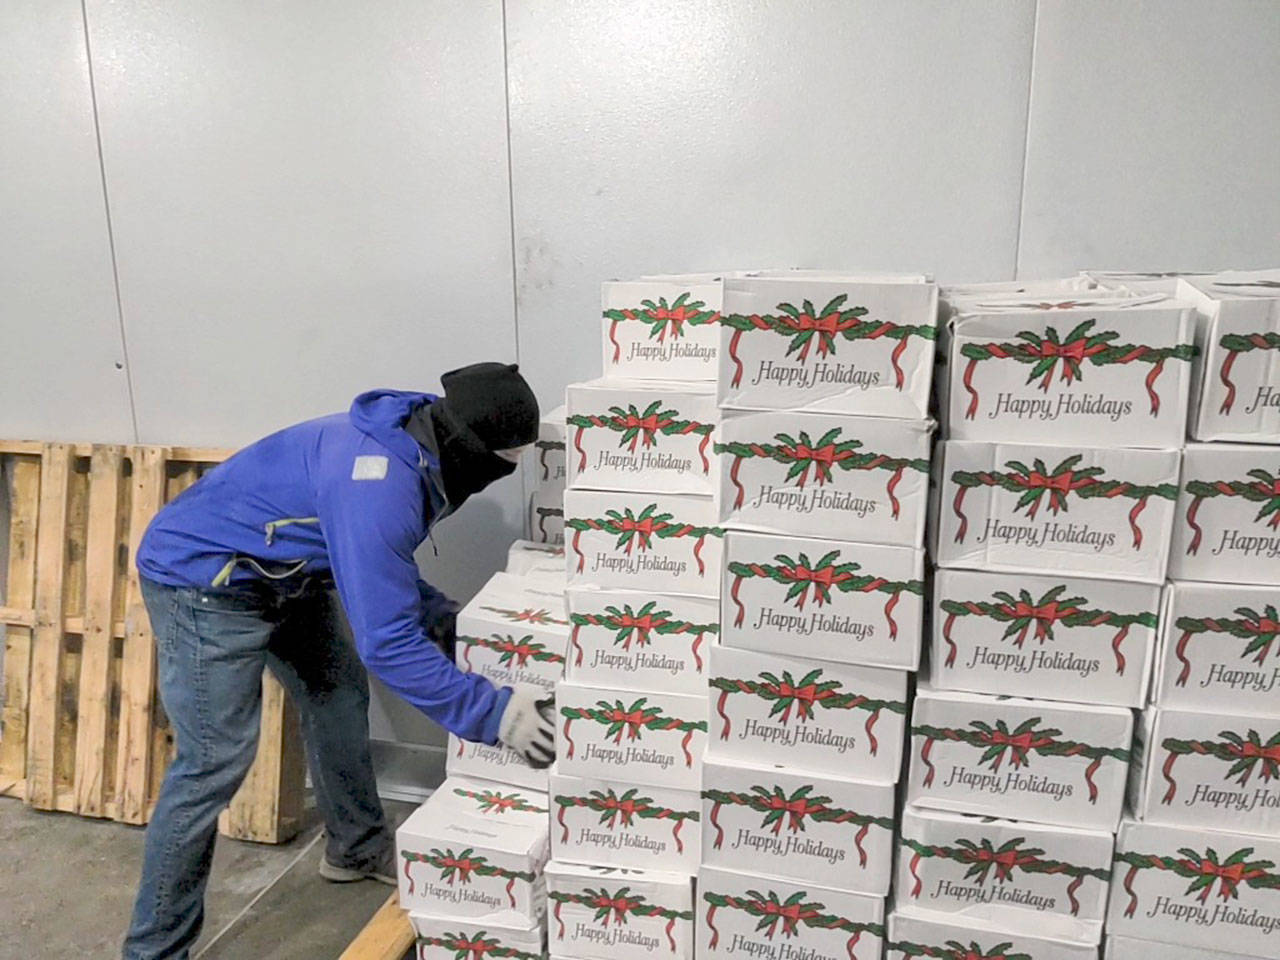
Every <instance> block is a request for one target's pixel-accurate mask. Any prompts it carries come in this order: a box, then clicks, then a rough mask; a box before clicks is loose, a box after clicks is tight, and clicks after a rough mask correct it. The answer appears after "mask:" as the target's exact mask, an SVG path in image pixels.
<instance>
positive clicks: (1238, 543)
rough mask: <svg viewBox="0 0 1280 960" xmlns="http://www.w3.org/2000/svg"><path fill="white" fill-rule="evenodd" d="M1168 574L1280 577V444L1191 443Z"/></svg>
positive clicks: (1214, 578) (1220, 578)
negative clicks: (1270, 445) (1266, 445)
mask: <svg viewBox="0 0 1280 960" xmlns="http://www.w3.org/2000/svg"><path fill="white" fill-rule="evenodd" d="M1169 576H1170V577H1171V578H1172V579H1174V580H1205V581H1209V582H1212V583H1224V582H1225V583H1266V584H1272V585H1280V447H1264V446H1255V445H1248V444H1225V443H1190V444H1187V448H1186V451H1185V452H1184V453H1183V458H1182V485H1181V487H1180V488H1179V491H1178V515H1177V520H1176V522H1175V523H1174V526H1173V554H1172V556H1171V558H1170V561H1169Z"/></svg>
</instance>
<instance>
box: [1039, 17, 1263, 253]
mask: <svg viewBox="0 0 1280 960" xmlns="http://www.w3.org/2000/svg"><path fill="white" fill-rule="evenodd" d="M1277 51H1280V6H1277V5H1276V4H1275V3H1259V2H1255V0H1166V2H1163V3H1116V2H1114V0H1069V2H1068V0H1041V2H1040V11H1039V18H1038V23H1037V29H1036V53H1035V61H1034V64H1035V66H1034V77H1033V82H1032V91H1031V114H1030V122H1029V130H1028V144H1027V181H1026V199H1025V203H1024V207H1023V221H1022V244H1021V253H1020V256H1019V264H1018V275H1019V276H1020V277H1036V276H1048V275H1056V274H1060V273H1062V272H1064V271H1074V270H1076V269H1079V268H1083V267H1097V268H1116V269H1122V270H1158V269H1183V270H1187V269H1197V268H1199V269H1216V268H1220V267H1256V266H1272V265H1274V264H1275V263H1276V262H1277V261H1280V160H1278V159H1277V158H1280V56H1277Z"/></svg>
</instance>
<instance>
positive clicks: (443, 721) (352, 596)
mask: <svg viewBox="0 0 1280 960" xmlns="http://www.w3.org/2000/svg"><path fill="white" fill-rule="evenodd" d="M337 467H338V469H334V470H333V471H331V473H330V476H328V477H322V478H321V482H320V489H319V491H318V497H317V502H318V504H317V513H318V515H319V518H320V529H321V531H322V532H323V534H324V538H325V544H326V546H327V547H328V551H329V562H330V565H331V567H332V569H333V577H334V580H335V581H336V583H337V587H338V594H339V596H341V598H342V605H343V607H344V608H345V610H346V612H347V618H348V619H349V620H350V621H351V629H352V632H353V633H354V634H355V640H356V649H357V651H358V652H359V654H360V659H361V660H362V661H364V663H365V665H366V666H367V667H368V668H369V669H370V670H371V671H373V673H374V674H375V675H376V676H377V677H378V678H379V679H380V680H381V681H382V682H383V683H385V684H386V685H387V686H388V687H390V688H391V689H392V690H393V691H395V692H396V693H397V694H399V695H400V696H401V697H403V698H404V699H405V700H407V701H408V702H409V703H411V704H413V705H414V706H415V707H417V708H418V709H419V710H421V711H422V712H423V713H425V714H426V715H427V716H428V717H430V718H431V719H432V720H434V721H435V722H436V723H438V724H440V726H442V727H444V728H445V729H446V730H448V731H449V732H451V733H453V734H456V735H457V736H459V737H461V738H462V739H464V740H479V741H481V742H484V743H490V744H492V743H496V742H497V739H498V724H499V721H500V720H501V717H502V711H503V710H504V709H505V707H506V704H507V700H508V699H510V696H511V692H510V690H508V689H505V688H504V689H498V688H496V687H494V685H493V684H492V683H490V682H489V681H488V680H487V679H485V678H484V677H482V676H479V675H477V674H470V673H463V672H462V671H461V670H459V669H458V668H457V667H456V666H455V665H454V664H453V663H451V662H450V661H449V659H448V658H447V657H446V656H445V655H444V654H442V653H441V652H440V650H439V649H438V648H437V647H436V646H435V644H433V643H432V642H431V641H430V640H429V639H428V638H427V635H426V631H425V629H424V624H425V622H426V618H427V617H428V616H434V615H438V609H433V610H428V609H426V604H425V602H424V601H425V599H426V598H425V597H424V596H423V595H422V594H421V593H420V592H419V586H418V584H419V577H418V565H417V563H416V562H415V561H414V559H413V552H414V550H415V549H416V548H417V546H418V539H419V532H420V531H421V530H422V529H424V526H425V524H424V523H423V511H424V510H425V505H424V503H423V496H422V490H421V481H420V480H419V479H418V477H417V475H416V474H414V473H412V471H410V470H409V469H408V468H407V467H403V468H402V467H401V465H399V464H397V463H395V461H394V460H393V461H392V467H391V470H389V471H388V473H387V475H386V476H385V477H384V478H382V479H381V480H352V479H350V472H351V467H350V464H349V463H347V464H338V465H337ZM343 467H345V469H342V468H343ZM433 593H434V594H435V596H436V597H439V598H440V599H441V600H444V598H443V595H442V594H439V593H438V592H435V591H433ZM438 602H439V601H437V603H438ZM445 602H447V601H445Z"/></svg>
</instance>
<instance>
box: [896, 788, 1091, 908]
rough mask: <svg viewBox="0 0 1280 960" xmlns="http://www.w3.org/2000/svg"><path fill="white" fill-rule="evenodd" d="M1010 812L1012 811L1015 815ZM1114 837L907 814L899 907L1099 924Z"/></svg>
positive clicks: (900, 853) (927, 813)
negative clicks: (1046, 916)
mask: <svg viewBox="0 0 1280 960" xmlns="http://www.w3.org/2000/svg"><path fill="white" fill-rule="evenodd" d="M1010 812H1012V810H1011V811H1010ZM1113 840H1114V838H1113V837H1112V836H1111V834H1110V833H1106V832H1103V831H1101V830H1078V829H1073V828H1071V827H1054V826H1046V825H1043V824H1037V823H1029V822H1026V821H1013V820H997V819H991V818H988V817H972V816H967V815H965V814H959V813H946V812H943V811H937V810H925V809H915V808H911V807H908V808H906V809H905V810H903V811H902V826H901V837H900V839H899V846H898V863H897V882H896V885H895V888H896V890H897V897H898V903H899V904H901V905H904V906H910V907H913V908H916V907H919V908H922V909H925V910H933V911H936V912H939V913H950V914H954V915H957V917H958V918H959V920H961V921H964V920H968V919H971V918H972V919H976V920H979V921H982V922H990V923H997V924H998V923H999V922H1000V921H1001V918H1002V917H1009V916H1012V915H1019V916H1021V917H1022V918H1023V923H1036V922H1038V920H1037V917H1038V916H1039V915H1041V914H1052V915H1058V916H1064V917H1075V918H1076V919H1079V920H1084V921H1094V922H1098V923H1101V922H1102V921H1103V919H1104V918H1105V917H1106V913H1107V884H1108V881H1109V878H1110V876H1111V852H1112V846H1113Z"/></svg>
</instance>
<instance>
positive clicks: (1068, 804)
mask: <svg viewBox="0 0 1280 960" xmlns="http://www.w3.org/2000/svg"><path fill="white" fill-rule="evenodd" d="M911 722H912V729H911V734H912V756H911V772H910V785H909V788H908V791H907V801H908V802H909V803H913V804H916V805H918V806H921V807H928V808H931V809H935V810H950V811H953V812H956V813H974V814H978V815H980V816H1005V817H1011V818H1012V819H1015V820H1031V821H1035V822H1038V823H1054V824H1061V825H1063V826H1069V827H1081V828H1084V829H1095V830H1114V829H1115V825H1116V823H1118V822H1119V820H1120V811H1121V808H1122V807H1123V806H1124V794H1125V781H1126V777H1127V775H1128V770H1129V750H1130V746H1131V741H1132V739H1133V714H1132V712H1131V711H1129V710H1126V709H1123V708H1120V707H1102V706H1095V705H1089V704H1066V703H1056V702H1053V701H1048V700H1027V699H1023V698H1015V697H990V696H985V695H983V694H978V693H954V692H948V691H941V690H933V689H930V688H928V687H926V686H925V685H923V684H921V685H920V687H919V688H918V690H917V694H916V701H915V707H914V709H913V711H912V718H911Z"/></svg>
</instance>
